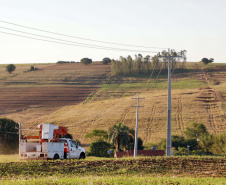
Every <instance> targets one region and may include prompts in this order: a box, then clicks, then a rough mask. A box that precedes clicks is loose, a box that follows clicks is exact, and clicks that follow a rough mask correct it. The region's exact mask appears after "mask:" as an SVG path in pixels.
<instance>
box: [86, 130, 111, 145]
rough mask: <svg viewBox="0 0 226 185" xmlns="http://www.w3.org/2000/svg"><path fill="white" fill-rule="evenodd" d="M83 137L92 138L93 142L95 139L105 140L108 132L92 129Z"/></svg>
mask: <svg viewBox="0 0 226 185" xmlns="http://www.w3.org/2000/svg"><path fill="white" fill-rule="evenodd" d="M85 138H86V139H87V138H90V139H93V140H94V141H95V142H97V141H107V139H108V133H107V131H105V130H100V129H94V130H92V131H91V132H90V133H87V134H86V135H85Z"/></svg>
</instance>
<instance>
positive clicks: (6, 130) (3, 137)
mask: <svg viewBox="0 0 226 185" xmlns="http://www.w3.org/2000/svg"><path fill="white" fill-rule="evenodd" d="M16 127H19V125H18V124H17V123H16V122H15V121H13V120H10V119H6V118H0V153H1V154H10V153H11V154H13V153H16V152H18V148H19V135H18V129H16Z"/></svg>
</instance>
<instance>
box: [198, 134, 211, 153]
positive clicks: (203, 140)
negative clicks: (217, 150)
mask: <svg viewBox="0 0 226 185" xmlns="http://www.w3.org/2000/svg"><path fill="white" fill-rule="evenodd" d="M212 144H213V135H210V134H208V133H206V134H203V135H202V136H201V137H200V140H199V146H200V147H201V148H202V150H203V151H204V152H205V153H206V154H211V148H212Z"/></svg>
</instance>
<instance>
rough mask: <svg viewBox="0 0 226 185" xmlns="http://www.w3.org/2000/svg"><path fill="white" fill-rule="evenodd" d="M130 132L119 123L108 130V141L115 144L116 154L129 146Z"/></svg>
mask: <svg viewBox="0 0 226 185" xmlns="http://www.w3.org/2000/svg"><path fill="white" fill-rule="evenodd" d="M130 132H131V131H130V129H129V127H127V126H125V125H123V124H122V123H120V122H119V123H117V124H115V125H114V126H113V127H110V128H109V130H108V141H109V142H110V143H111V144H115V146H116V151H117V152H118V151H120V150H121V149H123V148H125V147H126V146H127V145H128V144H129V139H130V137H129V136H130Z"/></svg>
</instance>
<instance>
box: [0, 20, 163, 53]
mask: <svg viewBox="0 0 226 185" xmlns="http://www.w3.org/2000/svg"><path fill="white" fill-rule="evenodd" d="M0 22H3V23H6V24H11V25H15V26H19V27H23V28H27V29H32V30H36V31H41V32H45V33H51V34H55V35H61V36H64V37H71V38H76V39H81V40H86V41H92V42H99V43H105V44H114V45H121V46H129V47H139V48H152V49H167V48H161V47H148V46H138V45H129V44H121V43H116V42H107V41H101V40H94V39H89V38H83V37H76V36H72V35H66V34H61V33H56V32H51V31H46V30H42V29H37V28H32V27H28V26H23V25H20V24H15V23H11V22H7V21H3V20H0Z"/></svg>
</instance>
